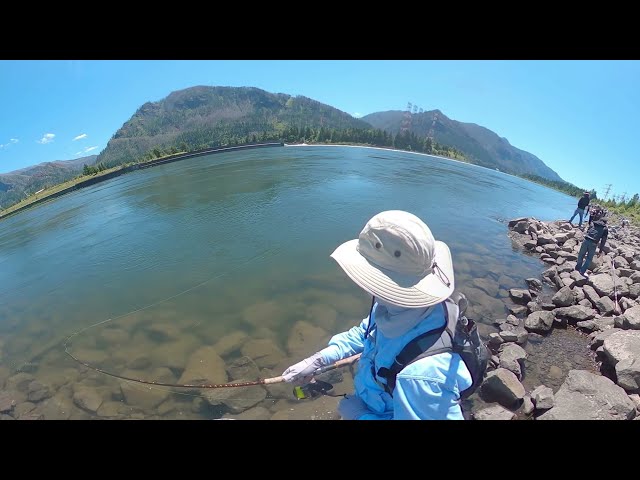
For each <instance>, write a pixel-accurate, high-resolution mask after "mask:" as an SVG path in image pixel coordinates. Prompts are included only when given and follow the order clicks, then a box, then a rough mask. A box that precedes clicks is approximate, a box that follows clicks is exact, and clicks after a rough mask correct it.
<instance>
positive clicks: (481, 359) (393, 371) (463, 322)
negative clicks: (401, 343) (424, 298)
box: [378, 293, 491, 400]
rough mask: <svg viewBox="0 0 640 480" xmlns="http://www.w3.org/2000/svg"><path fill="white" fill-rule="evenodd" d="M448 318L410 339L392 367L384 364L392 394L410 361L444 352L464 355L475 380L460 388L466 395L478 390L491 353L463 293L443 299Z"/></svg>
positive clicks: (385, 375)
mask: <svg viewBox="0 0 640 480" xmlns="http://www.w3.org/2000/svg"><path fill="white" fill-rule="evenodd" d="M442 305H443V307H444V311H445V316H446V318H447V322H446V323H445V324H444V325H443V326H442V327H441V328H438V329H436V330H431V331H428V332H425V333H423V334H422V335H419V336H417V337H416V338H414V339H413V340H411V341H410V342H409V343H408V344H407V345H405V347H404V348H403V349H402V351H400V353H399V354H398V355H397V356H396V358H395V361H394V362H393V365H392V366H391V367H389V368H386V367H381V368H380V369H378V375H379V376H381V377H383V378H386V380H387V384H386V385H385V390H386V391H387V393H389V394H390V395H392V396H393V390H394V389H395V386H396V377H397V375H398V373H400V371H402V369H403V368H405V367H406V366H407V365H409V364H411V363H413V362H415V361H417V360H419V359H421V358H424V357H429V356H431V355H436V354H438V353H444V352H454V353H457V354H459V355H460V356H461V357H462V360H463V361H464V363H465V365H466V366H467V369H468V370H469V373H470V374H471V379H472V381H473V383H472V384H471V386H470V387H469V388H467V389H466V390H463V391H462V392H460V398H461V399H463V400H464V399H466V398H468V397H469V396H470V395H471V394H473V392H475V391H476V390H477V388H478V387H479V386H480V384H481V383H482V381H483V379H484V374H485V372H486V370H487V365H488V363H489V358H490V357H491V353H490V352H489V349H488V348H487V346H486V345H485V344H484V342H483V341H482V340H481V338H480V334H479V333H478V326H477V325H476V323H475V322H474V321H473V320H471V319H469V318H467V317H466V316H465V315H464V312H465V310H466V308H467V298H466V297H465V296H464V294H462V293H454V294H453V295H451V296H450V297H449V298H447V299H446V300H445V301H444V302H443V303H442Z"/></svg>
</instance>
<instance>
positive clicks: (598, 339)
mask: <svg viewBox="0 0 640 480" xmlns="http://www.w3.org/2000/svg"><path fill="white" fill-rule="evenodd" d="M622 331H623V330H622V329H620V328H609V329H607V330H603V331H601V332H598V333H596V334H595V335H594V337H593V339H592V340H591V348H592V349H593V350H595V349H597V348H599V347H601V346H602V345H604V341H605V340H606V339H607V338H608V337H609V336H611V335H613V334H614V333H616V332H622Z"/></svg>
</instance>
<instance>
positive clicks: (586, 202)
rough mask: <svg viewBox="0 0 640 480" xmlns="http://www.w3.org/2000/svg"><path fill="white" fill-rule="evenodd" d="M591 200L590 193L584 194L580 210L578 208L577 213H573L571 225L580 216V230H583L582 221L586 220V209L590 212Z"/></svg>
mask: <svg viewBox="0 0 640 480" xmlns="http://www.w3.org/2000/svg"><path fill="white" fill-rule="evenodd" d="M590 200H591V198H590V197H589V192H584V195H582V198H580V200H578V208H576V211H575V212H573V215H572V216H571V219H570V220H569V223H571V222H573V219H574V218H575V217H576V215H579V216H580V222H579V223H578V228H582V219H583V218H584V212H585V208H586V209H587V211H589V201H590ZM572 225H573V224H572Z"/></svg>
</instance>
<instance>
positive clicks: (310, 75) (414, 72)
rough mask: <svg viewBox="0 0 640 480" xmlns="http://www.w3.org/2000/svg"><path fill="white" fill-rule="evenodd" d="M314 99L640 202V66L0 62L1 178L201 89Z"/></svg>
mask: <svg viewBox="0 0 640 480" xmlns="http://www.w3.org/2000/svg"><path fill="white" fill-rule="evenodd" d="M195 85H215V86H252V87H258V88H262V89H264V90H267V91H269V92H273V93H287V94H291V95H304V96H307V97H310V98H313V99H315V100H318V101H320V102H323V103H326V104H329V105H331V106H333V107H336V108H338V109H340V110H343V111H345V112H347V113H350V114H352V115H354V116H361V115H366V114H369V113H373V112H378V111H385V110H404V109H405V108H406V106H407V102H411V103H413V104H416V105H418V106H419V107H421V108H423V109H424V110H431V109H435V108H438V109H440V110H441V111H442V112H443V113H444V114H445V115H447V116H448V117H449V118H452V119H454V120H459V121H462V122H472V123H477V124H479V125H482V126H484V127H487V128H489V129H491V130H493V131H494V132H496V133H497V134H498V135H500V136H502V137H506V138H507V139H508V140H509V142H510V143H511V144H512V145H514V146H516V147H518V148H521V149H523V150H526V151H528V152H531V153H533V154H534V155H536V156H537V157H539V158H540V159H541V160H542V161H544V162H545V163H546V164H547V165H548V166H550V167H551V168H552V169H554V170H555V171H556V172H558V174H559V175H560V176H561V177H562V178H563V179H565V180H567V181H569V182H572V183H574V184H576V185H578V186H580V187H583V188H594V189H596V190H597V191H598V193H600V194H601V195H602V193H603V192H604V189H605V186H606V185H607V184H611V185H612V187H611V192H612V193H614V194H616V195H620V194H623V193H625V192H626V193H627V196H629V195H632V194H633V193H636V192H638V193H640V184H639V182H638V179H639V178H640V162H638V154H639V151H640V147H639V146H638V138H639V137H640V135H639V132H640V129H639V128H638V115H639V114H640V87H639V85H640V61H610V60H605V61H562V60H554V61H538V60H528V61H512V60H501V61H484V60H474V61H460V60H456V61H453V60H451V61H446V60H443V61H426V60H406V61H405V60H402V61H401V60H388V61H387V60H337V61H329V60H326V61H325V60H304V61H301V60H278V61H269V60H215V61H204V60H196V61H182V60H177V61H137V60H124V61H111V60H98V61H84V60H83V61H71V60H60V61H53V60H46V61H21V60H8V61H0V105H1V108H2V113H1V114H0V173H6V172H9V171H12V170H15V169H18V168H22V167H26V166H29V165H34V164H37V163H40V162H45V161H52V160H68V159H73V158H78V157H80V156H84V155H91V154H97V153H99V152H100V151H101V150H102V149H104V147H105V146H106V144H107V142H108V141H109V139H110V138H111V136H112V135H113V134H114V133H115V131H116V130H117V129H118V128H120V127H121V126H122V124H123V123H124V122H126V121H127V120H128V119H129V118H130V117H131V115H133V113H134V112H135V111H136V109H137V108H138V107H140V106H141V105H142V104H143V103H145V102H147V101H157V100H160V99H162V98H164V97H165V96H167V95H168V94H169V93H171V92H172V91H175V90H180V89H183V88H187V87H191V86H195Z"/></svg>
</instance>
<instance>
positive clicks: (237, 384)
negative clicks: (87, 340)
mask: <svg viewBox="0 0 640 480" xmlns="http://www.w3.org/2000/svg"><path fill="white" fill-rule="evenodd" d="M278 250H279V249H273V248H271V249H267V250H265V251H263V252H261V253H259V254H257V255H255V256H253V257H251V258H249V259H248V260H246V261H244V262H242V263H240V264H239V265H238V266H237V267H236V268H234V269H231V270H228V271H226V272H224V273H221V274H218V275H213V276H211V277H209V278H208V279H206V280H205V281H203V282H200V283H198V284H196V285H193V286H191V287H189V288H187V289H186V290H183V291H181V292H179V293H177V294H174V295H171V296H169V297H166V298H164V299H161V300H159V301H157V302H154V303H151V304H149V305H146V306H144V307H140V308H136V309H134V310H131V311H129V312H126V313H123V314H122V315H118V316H116V317H112V318H107V319H105V320H102V321H100V322H97V323H94V324H93V325H89V326H87V327H84V328H81V329H79V330H78V331H76V332H74V333H72V334H71V335H69V336H68V337H67V338H66V339H65V340H64V343H63V347H64V353H65V354H67V355H68V356H69V357H71V358H72V359H73V360H74V361H76V362H77V363H79V364H81V365H83V366H85V367H87V368H89V369H91V370H94V371H96V372H98V373H102V374H104V375H108V376H111V377H114V378H118V379H120V380H125V381H127V382H129V383H138V384H145V385H150V386H155V387H171V388H192V389H195V388H223V387H246V386H250V385H267V384H270V383H279V382H281V381H282V380H281V377H275V379H277V381H276V380H274V379H262V380H258V381H254V382H235V383H224V384H207V385H200V384H174V383H164V382H155V381H149V380H142V379H137V378H132V377H127V376H124V375H118V374H115V373H112V372H108V371H106V370H103V369H101V368H98V367H95V366H93V365H90V364H89V363H87V362H84V361H82V360H80V359H79V358H77V357H76V356H75V355H73V354H72V353H71V352H70V350H69V348H70V342H71V339H72V338H74V337H76V336H77V335H79V334H81V333H83V332H86V331H87V330H89V329H91V328H94V327H97V326H99V325H104V324H106V323H108V322H112V321H115V320H118V319H120V318H124V317H126V316H129V315H132V314H134V313H138V312H141V311H143V310H147V309H149V308H152V307H155V306H158V305H160V304H162V303H164V302H167V301H169V300H172V299H174V298H177V297H179V296H181V295H184V294H186V293H188V292H190V291H193V290H195V289H197V288H200V287H202V286H203V285H205V284H207V283H209V282H210V281H212V280H216V279H219V278H221V277H224V276H225V275H229V274H231V273H234V272H236V271H238V270H239V269H241V268H242V267H244V266H245V265H247V264H249V263H252V262H254V261H256V260H259V259H261V258H264V257H265V256H267V255H268V254H270V253H273V252H274V251H275V252H277V251H278ZM170 392H171V393H176V394H182V395H188V396H201V395H197V394H188V393H180V392H173V391H170Z"/></svg>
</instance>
